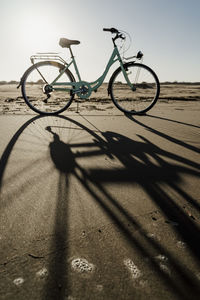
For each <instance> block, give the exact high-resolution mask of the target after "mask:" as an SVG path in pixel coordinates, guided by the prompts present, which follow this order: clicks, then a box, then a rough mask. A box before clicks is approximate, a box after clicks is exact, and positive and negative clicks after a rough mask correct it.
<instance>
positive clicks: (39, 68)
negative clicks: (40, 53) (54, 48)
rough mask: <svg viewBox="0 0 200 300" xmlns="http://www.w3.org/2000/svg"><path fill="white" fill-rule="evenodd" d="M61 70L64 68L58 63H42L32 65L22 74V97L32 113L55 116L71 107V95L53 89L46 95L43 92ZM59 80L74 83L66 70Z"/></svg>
mask: <svg viewBox="0 0 200 300" xmlns="http://www.w3.org/2000/svg"><path fill="white" fill-rule="evenodd" d="M63 68H65V66H64V65H62V64H60V63H58V62H55V61H43V62H38V63H36V64H34V65H33V66H31V67H30V68H29V69H28V70H27V71H26V72H25V73H24V75H23V77H22V80H21V91H22V95H23V98H24V100H25V102H26V104H27V105H28V106H29V107H30V108H31V109H32V110H33V111H34V112H36V113H39V114H42V115H56V114H59V113H61V112H63V111H64V110H66V109H67V108H68V107H69V106H70V105H71V103H72V101H73V98H74V94H72V93H67V92H63V91H62V92H61V91H55V90H53V89H52V91H50V92H49V94H48V95H47V94H46V92H44V88H45V86H47V85H48V83H50V82H52V80H54V79H55V78H56V77H57V76H58V75H59V73H60V71H61V70H62V69H63ZM64 75H65V78H64V79H67V80H63V77H64ZM50 79H51V80H50ZM61 79H62V81H63V82H74V81H75V79H74V76H73V74H72V73H71V71H70V70H68V69H67V70H66V71H65V72H64V74H63V75H62V76H61ZM45 81H46V82H45ZM49 86H50V85H49ZM67 96H68V98H67ZM56 97H57V98H56Z"/></svg>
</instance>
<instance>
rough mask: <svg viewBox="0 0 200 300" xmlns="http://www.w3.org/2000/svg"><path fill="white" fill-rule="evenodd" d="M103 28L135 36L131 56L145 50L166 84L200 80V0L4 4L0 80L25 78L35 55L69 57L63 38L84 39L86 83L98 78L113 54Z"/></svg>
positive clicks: (0, 1)
mask: <svg viewBox="0 0 200 300" xmlns="http://www.w3.org/2000/svg"><path fill="white" fill-rule="evenodd" d="M103 27H115V28H117V29H123V30H125V31H127V32H129V34H130V35H131V37H132V45H131V47H130V49H129V51H128V52H127V53H126V55H127V56H131V55H133V54H136V52H137V51H138V50H142V52H143V53H144V63H145V64H147V65H149V66H150V67H152V69H154V70H155V71H156V73H157V75H158V77H159V79H160V81H200V0H99V1H97V0H0V54H1V55H0V80H19V79H20V77H21V76H22V74H23V73H24V71H25V69H26V68H28V67H29V66H30V60H29V57H30V55H32V54H34V53H35V52H42V51H49V52H50V51H53V52H60V54H61V55H63V57H64V58H67V57H69V54H68V52H67V51H68V50H66V49H65V50H63V49H62V48H61V47H60V46H59V45H58V42H59V38H60V37H67V38H69V39H78V40H80V41H81V44H80V45H78V46H73V51H74V54H75V56H76V59H77V63H78V66H79V69H80V73H81V75H82V79H83V80H95V79H97V78H98V77H99V76H100V75H101V73H102V72H103V70H104V68H105V65H106V63H107V60H108V59H109V56H110V54H111V51H112V42H111V34H110V33H106V32H103V31H102V28H103ZM116 67H117V66H116Z"/></svg>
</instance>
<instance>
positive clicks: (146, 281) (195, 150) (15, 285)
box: [0, 83, 200, 300]
mask: <svg viewBox="0 0 200 300" xmlns="http://www.w3.org/2000/svg"><path fill="white" fill-rule="evenodd" d="M92 97H94V98H92V99H91V101H80V102H79V101H78V102H74V103H72V105H71V106H70V108H69V109H68V110H67V111H65V112H64V113H63V114H61V115H60V116H46V117H41V116H39V115H37V114H35V113H34V112H32V111H31V110H30V109H29V108H28V107H27V106H26V104H25V103H24V100H23V98H22V96H21V91H20V89H19V90H18V89H16V85H13V84H12V85H8V84H6V85H0V128H1V129H0V139H1V143H0V157H1V160H0V245H1V247H0V299H2V300H11V299H12V300H13V299H14V300H15V299H17V300H18V299H19V300H23V299H24V300H25V299H30V300H31V299H46V300H49V299H52V300H53V299H68V300H75V299H76V300H77V299H106V300H109V299H127V300H129V299H130V300H132V299H146V298H147V297H148V298H149V299H153V300H160V299H162V300H165V299H170V300H175V299H181V300H191V299H194V300H196V299H198V297H199V293H200V284H199V283H200V252H199V243H200V213H199V211H200V196H199V195H200V155H199V153H200V130H199V129H200V117H199V116H200V86H199V85H190V84H185V85H181V84H173V85H171V84H167V83H166V84H164V85H161V94H160V99H159V100H158V103H157V104H156V105H155V107H153V108H152V110H150V111H149V112H148V113H147V114H146V115H144V116H135V117H131V116H126V115H124V114H123V113H122V112H120V111H119V110H118V109H117V108H116V107H115V106H114V104H113V103H112V101H111V100H110V99H109V98H108V96H107V95H106V88H105V86H103V87H102V89H100V90H99V91H98V92H97V93H96V94H94V95H93V96H92ZM100 100H102V101H100ZM77 105H78V107H77Z"/></svg>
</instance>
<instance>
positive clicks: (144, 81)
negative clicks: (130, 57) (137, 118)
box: [108, 62, 160, 115]
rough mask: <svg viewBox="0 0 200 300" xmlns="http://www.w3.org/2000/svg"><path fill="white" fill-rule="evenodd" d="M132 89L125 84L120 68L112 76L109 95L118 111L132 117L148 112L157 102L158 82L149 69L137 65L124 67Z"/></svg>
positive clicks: (129, 64)
mask: <svg viewBox="0 0 200 300" xmlns="http://www.w3.org/2000/svg"><path fill="white" fill-rule="evenodd" d="M124 68H125V70H126V73H127V76H128V78H129V81H130V83H131V84H132V87H130V85H129V84H128V83H127V81H126V80H125V78H124V74H123V72H122V70H121V67H120V68H118V69H117V70H116V71H115V72H114V73H113V75H112V77H111V79H110V82H109V88H108V89H109V93H110V96H111V98H112V101H113V103H114V104H115V105H116V107H117V108H118V109H120V110H121V111H123V112H125V113H129V114H132V115H134V114H135V115H137V114H143V113H145V112H147V111H148V110H150V109H151V108H152V107H153V106H154V105H155V103H156V102H157V100H158V97H159V93H160V84H159V80H158V78H157V76H156V74H155V73H154V71H152V70H151V69H150V68H149V67H147V66H146V65H143V64H138V63H134V62H132V63H127V64H125V65H124Z"/></svg>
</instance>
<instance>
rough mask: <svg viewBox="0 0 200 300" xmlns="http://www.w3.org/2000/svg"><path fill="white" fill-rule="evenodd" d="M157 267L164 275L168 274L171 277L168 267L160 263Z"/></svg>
mask: <svg viewBox="0 0 200 300" xmlns="http://www.w3.org/2000/svg"><path fill="white" fill-rule="evenodd" d="M159 266H160V269H161V270H162V271H163V272H164V273H166V274H168V275H171V271H170V269H169V268H168V266H166V265H165V264H162V263H160V264H159Z"/></svg>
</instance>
